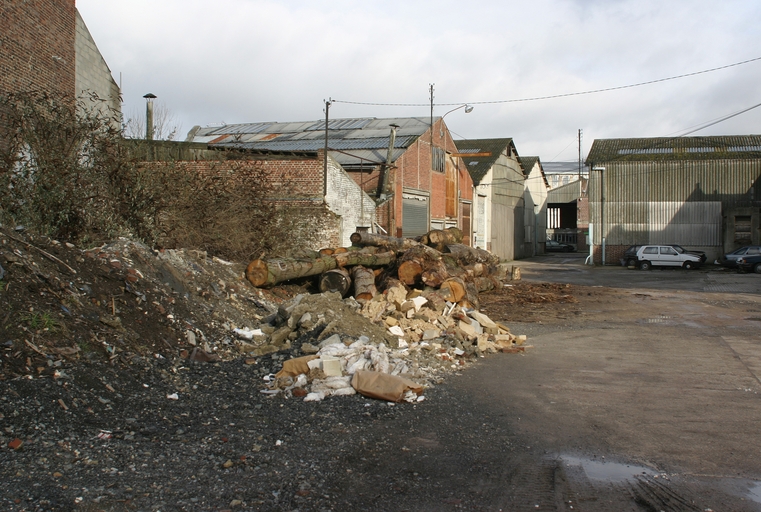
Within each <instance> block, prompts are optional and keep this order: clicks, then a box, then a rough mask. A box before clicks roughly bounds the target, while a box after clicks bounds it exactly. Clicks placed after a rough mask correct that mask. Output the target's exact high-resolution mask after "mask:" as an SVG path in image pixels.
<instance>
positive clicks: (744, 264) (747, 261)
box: [737, 254, 761, 274]
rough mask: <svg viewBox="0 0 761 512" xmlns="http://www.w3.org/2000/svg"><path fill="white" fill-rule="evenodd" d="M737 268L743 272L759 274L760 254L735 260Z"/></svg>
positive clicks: (760, 271)
mask: <svg viewBox="0 0 761 512" xmlns="http://www.w3.org/2000/svg"><path fill="white" fill-rule="evenodd" d="M737 268H738V270H742V271H745V272H755V273H756V274H761V254H749V255H745V256H740V257H739V258H737Z"/></svg>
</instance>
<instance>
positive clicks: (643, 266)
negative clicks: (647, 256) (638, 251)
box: [639, 261, 653, 270]
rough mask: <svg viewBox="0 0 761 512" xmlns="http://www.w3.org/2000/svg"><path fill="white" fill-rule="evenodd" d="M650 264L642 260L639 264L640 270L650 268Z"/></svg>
mask: <svg viewBox="0 0 761 512" xmlns="http://www.w3.org/2000/svg"><path fill="white" fill-rule="evenodd" d="M652 267H653V266H652V264H651V263H650V262H649V261H642V262H640V264H639V269H640V270H650V269H651V268H652Z"/></svg>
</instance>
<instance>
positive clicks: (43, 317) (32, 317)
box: [22, 313, 59, 332]
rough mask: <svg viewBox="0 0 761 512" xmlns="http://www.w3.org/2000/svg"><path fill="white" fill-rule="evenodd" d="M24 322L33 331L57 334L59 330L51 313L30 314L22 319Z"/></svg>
mask: <svg viewBox="0 0 761 512" xmlns="http://www.w3.org/2000/svg"><path fill="white" fill-rule="evenodd" d="M22 321H24V322H25V323H26V324H27V326H28V327H29V329H31V330H33V331H39V330H45V331H50V332H56V331H57V330H58V328H59V324H58V322H56V321H55V320H54V319H53V317H52V316H50V314H49V313H29V314H27V315H24V316H23V317H22Z"/></svg>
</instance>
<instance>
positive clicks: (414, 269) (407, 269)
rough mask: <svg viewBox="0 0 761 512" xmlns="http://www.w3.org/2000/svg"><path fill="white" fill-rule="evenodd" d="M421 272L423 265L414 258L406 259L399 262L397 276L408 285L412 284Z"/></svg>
mask: <svg viewBox="0 0 761 512" xmlns="http://www.w3.org/2000/svg"><path fill="white" fill-rule="evenodd" d="M422 273H423V267H422V266H421V265H420V263H418V262H417V261H415V260H408V261H405V262H404V263H401V264H399V269H398V270H397V276H398V277H399V280H400V281H401V282H403V283H404V284H406V285H408V286H412V285H414V284H415V283H416V282H417V281H418V280H419V279H420V276H421V274H422Z"/></svg>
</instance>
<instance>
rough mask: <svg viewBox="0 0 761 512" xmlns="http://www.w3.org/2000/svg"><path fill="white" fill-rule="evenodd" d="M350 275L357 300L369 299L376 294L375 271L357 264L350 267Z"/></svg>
mask: <svg viewBox="0 0 761 512" xmlns="http://www.w3.org/2000/svg"><path fill="white" fill-rule="evenodd" d="M351 276H352V278H354V298H355V299H357V300H361V299H364V300H370V299H372V298H373V297H375V296H376V295H378V289H377V288H376V287H375V272H373V271H372V270H371V269H369V268H366V267H363V266H362V265H357V266H356V267H352V269H351Z"/></svg>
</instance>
